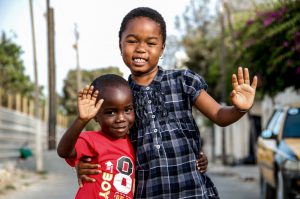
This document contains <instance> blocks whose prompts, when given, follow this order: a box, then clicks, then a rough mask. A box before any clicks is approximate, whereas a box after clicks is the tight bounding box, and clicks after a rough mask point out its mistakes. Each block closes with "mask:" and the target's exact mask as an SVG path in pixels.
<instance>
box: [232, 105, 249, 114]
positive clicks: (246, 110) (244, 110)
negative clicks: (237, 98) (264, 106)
mask: <svg viewBox="0 0 300 199" xmlns="http://www.w3.org/2000/svg"><path fill="white" fill-rule="evenodd" d="M234 108H235V109H236V110H237V111H238V112H239V113H247V112H248V111H249V110H250V108H249V109H239V108H238V107H236V106H234Z"/></svg>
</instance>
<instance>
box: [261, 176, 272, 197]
mask: <svg viewBox="0 0 300 199" xmlns="http://www.w3.org/2000/svg"><path fill="white" fill-rule="evenodd" d="M260 199H274V189H273V188H272V187H271V186H270V185H269V184H268V183H267V182H266V181H265V180H264V178H263V176H262V175H260Z"/></svg>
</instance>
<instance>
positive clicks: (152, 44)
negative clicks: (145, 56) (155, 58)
mask: <svg viewBox="0 0 300 199" xmlns="http://www.w3.org/2000/svg"><path fill="white" fill-rule="evenodd" d="M148 45H149V46H155V45H156V43H155V42H148Z"/></svg>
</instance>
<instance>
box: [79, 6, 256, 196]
mask: <svg viewBox="0 0 300 199" xmlns="http://www.w3.org/2000/svg"><path fill="white" fill-rule="evenodd" d="M165 41H166V24H165V21H164V19H163V17H162V16H161V15H160V13H158V12H157V11H155V10H153V9H151V8H146V7H139V8H136V9H133V10H132V11H130V12H129V13H128V14H127V15H126V16H125V17H124V18H123V21H122V23H121V27H120V31H119V47H120V51H121V54H122V57H123V61H124V63H125V64H126V65H127V66H128V68H129V69H130V71H131V75H130V76H129V84H130V87H131V88H132V90H133V96H134V105H135V112H136V117H137V118H136V130H135V131H131V134H130V136H131V141H132V143H133V144H134V146H135V149H136V156H137V157H136V158H137V162H136V164H137V165H136V167H137V173H136V180H137V182H136V183H137V185H136V189H135V190H136V193H135V197H136V198H219V197H218V193H217V190H216V189H215V187H214V185H213V183H212V182H211V181H210V179H209V178H208V176H206V175H204V174H202V173H201V172H198V170H197V168H196V166H195V161H196V159H197V158H198V154H199V151H200V148H201V143H200V133H199V130H198V127H197V125H196V123H195V121H194V118H193V116H192V106H195V107H196V108H197V109H198V110H199V111H200V112H202V113H203V114H204V115H205V116H206V117H208V118H209V119H210V120H211V121H213V122H214V123H216V124H218V125H220V126H227V125H229V124H232V123H234V122H236V121H237V120H238V119H240V118H241V117H242V116H243V115H244V114H245V113H246V112H247V111H248V110H249V109H250V108H251V107H252V105H253V101H254V97H255V90H256V85H257V78H256V77H254V78H253V82H252V84H250V78H249V72H248V69H247V68H245V69H244V70H243V69H242V68H241V67H239V68H238V74H237V76H236V75H235V74H233V75H232V86H233V90H232V92H231V100H232V104H233V106H224V107H222V106H221V105H220V104H219V103H217V102H216V101H215V100H214V99H213V98H212V97H211V96H210V95H209V94H208V93H207V92H206V89H207V84H206V83H205V81H204V79H203V78H202V77H201V76H199V75H198V74H196V73H194V72H192V71H190V70H188V69H187V70H164V69H162V68H161V67H159V66H158V61H159V58H160V57H161V56H162V54H163V51H164V48H165ZM79 173H81V171H80V170H79Z"/></svg>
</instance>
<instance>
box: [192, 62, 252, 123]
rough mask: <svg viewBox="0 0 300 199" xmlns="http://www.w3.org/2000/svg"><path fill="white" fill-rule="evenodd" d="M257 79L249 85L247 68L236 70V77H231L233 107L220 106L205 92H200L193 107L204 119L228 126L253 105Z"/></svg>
mask: <svg viewBox="0 0 300 199" xmlns="http://www.w3.org/2000/svg"><path fill="white" fill-rule="evenodd" d="M256 85H257V77H256V76H255V77H254V78H253V82H252V84H251V85H250V80H249V71H248V69H247V68H245V69H244V73H243V69H242V68H241V67H239V68H238V75H237V76H236V75H235V74H233V75H232V86H233V90H232V92H231V96H230V97H231V101H232V104H233V106H221V105H220V104H219V103H217V102H216V101H215V100H214V99H213V98H212V97H211V96H210V95H209V94H208V93H207V92H206V91H204V90H203V91H201V93H200V94H199V96H198V97H197V99H196V101H195V106H196V107H197V108H198V110H199V111H201V112H202V113H203V114H204V115H205V116H206V117H208V118H209V119H210V120H211V121H213V122H214V123H216V124H217V125H219V126H227V125H230V124H232V123H234V122H236V121H237V120H239V119H240V118H241V117H242V116H243V115H244V114H245V112H247V111H248V110H249V109H250V108H251V107H252V105H253V102H254V97H255V90H256Z"/></svg>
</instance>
